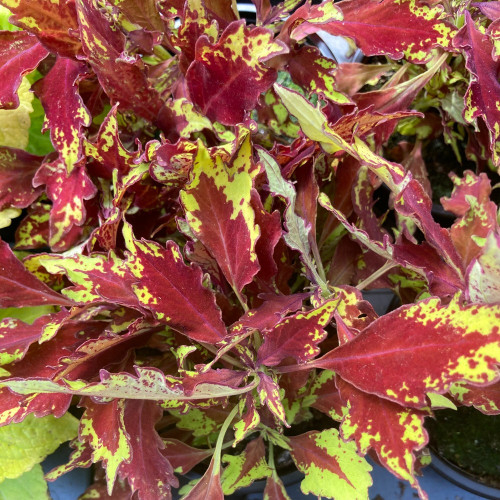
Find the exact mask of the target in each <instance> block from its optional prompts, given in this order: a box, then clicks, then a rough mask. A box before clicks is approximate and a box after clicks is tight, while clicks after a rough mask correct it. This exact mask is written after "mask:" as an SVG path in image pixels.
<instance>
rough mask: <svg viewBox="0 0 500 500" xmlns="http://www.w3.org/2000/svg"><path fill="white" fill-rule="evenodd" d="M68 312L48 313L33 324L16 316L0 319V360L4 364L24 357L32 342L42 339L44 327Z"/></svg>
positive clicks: (59, 320) (63, 316) (61, 318)
mask: <svg viewBox="0 0 500 500" xmlns="http://www.w3.org/2000/svg"><path fill="white" fill-rule="evenodd" d="M67 315H68V313H67V312H66V311H65V310H63V311H61V312H60V313H57V314H46V315H43V316H41V317H39V318H37V319H36V320H35V321H34V322H33V323H32V324H28V323H25V322H23V321H21V320H19V319H16V318H4V319H2V320H0V360H1V363H0V364H2V365H5V364H8V363H12V362H17V361H19V360H20V359H22V358H23V357H24V355H25V354H26V352H27V351H28V348H29V346H30V345H31V344H33V343H34V342H36V341H41V337H42V335H43V334H44V327H45V326H48V324H49V323H50V326H52V325H54V326H56V325H57V324H58V323H60V322H61V321H62V320H63V319H64V318H65V317H66V316H67Z"/></svg>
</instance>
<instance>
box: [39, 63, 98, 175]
mask: <svg viewBox="0 0 500 500" xmlns="http://www.w3.org/2000/svg"><path fill="white" fill-rule="evenodd" d="M87 71H88V69H87V66H86V65H85V64H83V63H81V62H78V61H74V60H73V59H68V58H65V57H59V58H58V59H57V60H56V62H55V64H54V66H52V68H51V69H50V71H49V72H48V73H47V75H45V77H44V78H43V79H41V80H39V81H38V82H37V83H36V84H35V91H36V94H37V96H38V97H39V99H40V101H41V102H42V105H43V108H44V110H45V125H44V127H46V128H49V129H50V138H51V139H52V144H53V145H54V147H55V148H56V150H57V152H58V153H59V157H60V159H61V161H62V162H63V163H64V165H65V166H66V171H67V172H68V174H71V172H72V171H73V169H74V168H75V166H76V164H77V163H78V162H79V161H80V160H81V159H82V158H83V155H82V127H88V126H89V125H90V124H91V122H92V117H91V116H90V113H89V112H88V110H87V108H86V107H85V105H84V103H83V100H82V98H81V96H80V93H79V91H78V83H79V81H80V80H81V79H82V77H83V75H84V74H85V73H86V72H87Z"/></svg>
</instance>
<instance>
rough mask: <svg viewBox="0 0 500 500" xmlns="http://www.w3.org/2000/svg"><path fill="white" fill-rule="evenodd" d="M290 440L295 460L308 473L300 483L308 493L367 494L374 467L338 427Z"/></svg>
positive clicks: (329, 495)
mask: <svg viewBox="0 0 500 500" xmlns="http://www.w3.org/2000/svg"><path fill="white" fill-rule="evenodd" d="M289 440H290V444H291V446H292V448H291V450H290V454H291V455H292V458H293V461H294V462H295V465H296V466H297V469H299V470H300V471H301V472H303V473H304V474H305V476H306V477H305V479H304V480H303V481H302V483H301V485H300V489H301V490H302V492H303V493H304V494H305V495H307V494H309V493H312V494H313V495H316V496H318V497H320V496H322V497H326V498H334V499H336V500H342V499H344V498H367V496H368V487H369V486H371V484H372V479H371V477H370V471H371V470H372V468H371V466H370V465H369V464H368V462H367V461H366V460H365V459H364V458H362V457H360V456H359V455H358V454H357V450H356V446H355V445H354V443H345V442H344V441H343V440H342V439H341V438H340V436H339V433H338V431H337V429H327V430H324V431H321V432H318V431H310V432H306V433H305V434H301V435H299V436H293V437H290V438H289Z"/></svg>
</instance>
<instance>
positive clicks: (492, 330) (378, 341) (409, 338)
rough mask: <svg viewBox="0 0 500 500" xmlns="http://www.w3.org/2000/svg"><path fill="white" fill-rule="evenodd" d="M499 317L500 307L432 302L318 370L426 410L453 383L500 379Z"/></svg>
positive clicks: (394, 315) (395, 317)
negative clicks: (429, 399)
mask: <svg viewBox="0 0 500 500" xmlns="http://www.w3.org/2000/svg"><path fill="white" fill-rule="evenodd" d="M499 318H500V306H498V305H491V306H490V305H469V306H462V305H460V304H459V303H458V302H456V301H452V302H451V303H450V304H449V305H447V306H444V305H441V304H440V301H439V299H436V298H433V299H427V300H424V301H421V302H419V303H417V304H412V305H407V306H402V307H400V308H399V309H396V310H395V311H393V312H391V313H388V314H386V315H385V316H382V317H380V318H378V319H377V320H376V321H374V322H373V323H371V324H370V325H368V326H367V327H366V328H365V329H364V330H363V331H362V332H361V333H360V334H359V335H357V336H356V338H355V339H353V340H351V341H350V342H348V343H346V344H344V345H342V346H340V347H338V348H336V349H333V350H332V351H330V352H329V353H327V354H326V355H325V356H323V357H322V358H320V359H319V360H318V361H316V362H315V363H314V365H315V366H318V367H321V368H327V369H329V370H333V371H335V372H336V373H337V374H338V375H339V376H340V377H341V378H343V379H344V380H346V381H347V382H349V383H350V384H352V385H354V386H355V387H356V388H357V389H360V390H362V391H364V392H368V393H371V394H376V395H378V396H380V397H382V398H386V399H389V400H391V401H394V402H397V403H399V404H402V405H404V406H408V407H411V408H424V407H426V406H428V402H427V398H426V394H427V393H436V394H443V393H445V392H446V391H447V390H448V389H449V388H450V386H451V384H452V383H454V382H459V381H466V382H470V383H473V384H477V385H488V384H491V383H492V382H494V381H496V380H497V379H498V368H497V365H498V364H499V361H500V331H499V329H498V320H499ZM416 351H417V352H418V357H416V356H415V355H414V353H415V352H416ZM401 366H404V367H405V370H404V371H401V369H400V367H401Z"/></svg>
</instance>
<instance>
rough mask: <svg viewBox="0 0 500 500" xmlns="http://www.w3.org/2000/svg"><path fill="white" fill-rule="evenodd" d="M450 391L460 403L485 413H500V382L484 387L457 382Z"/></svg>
mask: <svg viewBox="0 0 500 500" xmlns="http://www.w3.org/2000/svg"><path fill="white" fill-rule="evenodd" d="M450 393H451V394H452V396H453V397H454V398H455V400H456V401H458V402H459V403H460V404H462V405H465V406H474V408H477V409H478V410H480V411H481V412H483V413H485V414H486V415H500V382H495V383H494V384H491V385H488V386H486V387H476V386H474V385H472V384H463V383H457V384H453V385H452V386H451V389H450Z"/></svg>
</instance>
